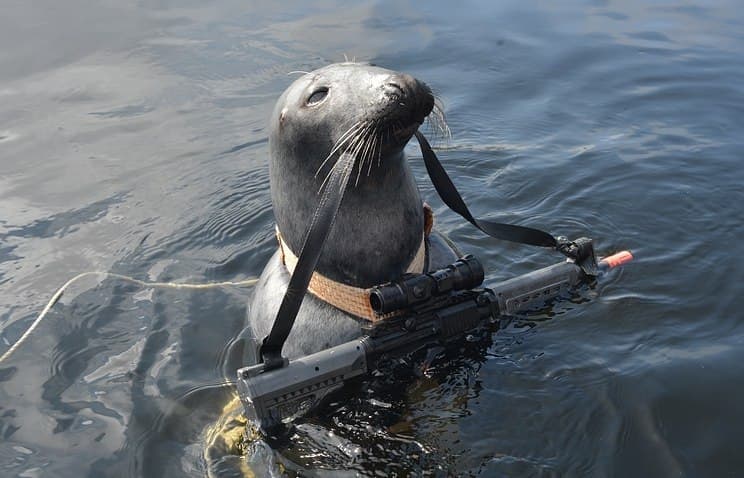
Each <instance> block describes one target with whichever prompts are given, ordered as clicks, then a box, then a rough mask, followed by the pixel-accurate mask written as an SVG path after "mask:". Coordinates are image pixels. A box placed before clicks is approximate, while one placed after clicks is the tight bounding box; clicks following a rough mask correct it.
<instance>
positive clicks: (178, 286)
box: [0, 271, 258, 363]
mask: <svg viewBox="0 0 744 478" xmlns="http://www.w3.org/2000/svg"><path fill="white" fill-rule="evenodd" d="M92 275H105V276H108V277H114V278H116V279H121V280H123V281H127V282H131V283H132V284H137V285H139V286H141V287H153V288H161V289H213V288H215V287H226V286H235V287H250V286H252V285H255V284H256V282H258V279H246V280H243V281H238V282H210V283H206V284H181V283H177V282H147V281H143V280H139V279H135V278H133V277H128V276H125V275H121V274H116V273H114V272H105V271H91V272H83V273H82V274H78V275H76V276H75V277H73V278H72V279H70V280H68V281H67V282H65V284H64V285H63V286H62V287H60V288H59V289H57V292H55V293H54V295H53V296H52V298H51V299H49V302H47V305H46V307H44V309H43V310H42V311H41V313H40V314H39V316H38V317H37V318H36V320H34V322H33V323H32V324H31V326H30V327H29V328H28V329H27V330H26V332H24V333H23V335H21V337H20V338H19V339H18V340H16V342H15V343H14V344H13V345H11V347H10V348H9V349H8V350H6V351H5V353H4V354H3V355H2V356H1V357H0V363H3V362H4V361H5V360H6V359H7V358H8V357H10V356H11V355H12V354H13V352H15V351H16V349H17V348H18V347H20V346H21V344H22V343H23V342H25V341H26V339H27V338H28V337H29V336H30V335H31V333H32V332H33V331H34V329H36V327H38V325H39V323H41V321H42V320H43V319H44V317H45V316H46V315H47V314H48V313H49V311H50V310H51V308H52V307H54V304H56V303H57V301H58V300H59V299H60V297H62V294H63V293H64V292H65V289H67V288H68V287H69V286H70V285H71V284H72V283H73V282H75V281H77V280H78V279H82V278H83V277H87V276H92Z"/></svg>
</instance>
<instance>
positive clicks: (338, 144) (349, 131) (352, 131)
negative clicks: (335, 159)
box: [315, 121, 363, 178]
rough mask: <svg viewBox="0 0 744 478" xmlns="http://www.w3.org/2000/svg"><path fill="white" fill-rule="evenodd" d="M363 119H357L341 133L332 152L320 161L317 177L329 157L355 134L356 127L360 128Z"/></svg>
mask: <svg viewBox="0 0 744 478" xmlns="http://www.w3.org/2000/svg"><path fill="white" fill-rule="evenodd" d="M362 123H363V121H357V122H356V123H354V124H353V125H352V126H351V127H350V128H349V129H347V130H346V132H345V133H344V134H342V135H341V137H340V138H339V139H338V141H336V144H335V145H334V146H333V148H332V149H331V152H330V153H328V156H326V158H325V159H324V160H323V162H322V163H320V166H319V167H318V169H317V171H315V177H316V178H317V177H318V174H320V171H321V170H322V169H323V167H325V165H326V163H327V162H328V160H329V159H331V157H332V156H333V154H334V153H335V152H336V151H338V150H339V148H341V146H343V145H344V143H346V142H347V141H348V140H349V139H350V138H351V137H353V136H354V134H355V133H356V129H358V127H359V125H361V124H362Z"/></svg>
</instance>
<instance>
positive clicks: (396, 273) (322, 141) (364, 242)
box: [269, 63, 434, 287]
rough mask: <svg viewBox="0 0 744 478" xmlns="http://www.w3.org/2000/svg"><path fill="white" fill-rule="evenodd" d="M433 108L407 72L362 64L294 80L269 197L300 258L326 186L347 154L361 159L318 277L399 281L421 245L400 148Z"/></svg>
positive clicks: (418, 216)
mask: <svg viewBox="0 0 744 478" xmlns="http://www.w3.org/2000/svg"><path fill="white" fill-rule="evenodd" d="M433 107H434V97H433V95H432V93H431V90H430V89H429V88H428V87H427V86H426V85H425V84H424V83H422V82H420V81H419V80H417V79H415V78H413V77H412V76H410V75H406V74H402V73H397V72H394V71H391V70H387V69H384V68H379V67H376V66H372V65H365V64H359V63H339V64H334V65H329V66H327V67H325V68H321V69H319V70H316V71H314V72H312V73H308V74H306V75H304V76H302V77H300V78H298V79H297V80H296V81H295V82H294V83H293V84H292V85H291V86H290V87H289V88H288V89H287V90H286V91H285V92H284V94H283V95H282V96H281V97H280V99H279V100H278V102H277V105H276V108H275V110H274V114H273V117H272V119H271V133H270V137H269V148H270V151H271V161H270V168H269V169H270V180H271V199H272V203H273V209H274V215H275V217H276V222H277V226H278V229H279V231H280V232H281V234H282V237H283V239H284V241H285V242H286V244H287V245H288V246H289V247H290V248H291V250H292V251H293V252H294V253H295V254H299V252H300V249H301V247H302V243H303V240H304V238H305V235H306V233H307V230H308V228H309V226H310V223H311V219H312V216H313V213H314V212H315V209H316V207H317V205H318V202H319V199H320V195H319V194H318V192H319V191H320V190H321V186H322V184H323V181H324V179H325V178H326V176H327V174H328V173H329V172H330V168H331V167H333V164H334V162H335V160H336V159H337V158H338V157H339V155H340V154H341V153H343V152H348V153H351V154H353V155H354V157H355V158H356V164H355V169H354V170H352V176H351V181H350V185H349V187H348V190H347V191H346V193H345V196H344V199H343V201H342V203H341V208H340V210H339V213H338V216H337V218H336V222H335V224H334V226H333V228H332V229H331V232H330V234H329V237H328V239H327V241H326V244H325V245H324V248H323V253H322V255H321V257H320V260H319V263H318V266H317V269H316V270H317V271H318V272H319V273H320V274H323V275H324V276H326V277H328V278H330V279H333V280H336V281H339V282H343V283H346V284H349V285H353V286H356V287H370V286H373V285H376V284H379V283H382V282H386V281H390V280H394V279H397V278H399V277H400V276H401V275H402V274H403V273H404V272H405V270H406V268H407V266H408V265H409V264H410V262H411V261H412V259H413V257H414V255H415V254H416V252H417V251H418V249H419V247H420V246H421V243H422V240H423V228H424V215H423V208H422V201H421V198H420V196H419V192H418V189H417V187H416V182H415V178H414V177H413V174H412V173H411V170H410V167H409V165H408V163H407V162H406V161H405V158H404V154H403V148H404V146H405V145H406V143H407V142H408V141H409V140H410V139H411V137H412V135H413V133H414V132H415V131H416V129H417V128H418V127H419V125H420V124H421V123H422V122H423V121H424V119H425V118H426V117H427V115H429V113H430V112H431V111H432V108H433Z"/></svg>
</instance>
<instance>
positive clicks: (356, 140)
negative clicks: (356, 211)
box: [318, 122, 367, 192]
mask: <svg viewBox="0 0 744 478" xmlns="http://www.w3.org/2000/svg"><path fill="white" fill-rule="evenodd" d="M360 123H362V124H361V125H360V126H359V127H358V128H356V129H355V131H354V134H353V137H352V140H351V142H350V143H349V144H348V145H347V147H346V148H345V149H344V152H347V153H350V154H351V156H353V157H354V158H355V160H356V155H357V154H358V151H359V145H360V144H361V141H360V140H361V139H362V138H363V137H364V132H365V130H366V128H367V123H366V122H360ZM354 162H355V163H356V161H354ZM332 172H333V168H331V169H330V171H329V172H328V174H327V175H326V177H325V179H324V180H323V183H322V184H321V185H320V189H319V190H318V192H320V191H322V190H323V187H324V186H325V183H326V182H327V181H328V178H330V177H331V173H332Z"/></svg>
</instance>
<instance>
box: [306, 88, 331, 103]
mask: <svg viewBox="0 0 744 478" xmlns="http://www.w3.org/2000/svg"><path fill="white" fill-rule="evenodd" d="M326 96H328V88H326V87H325V86H324V87H321V88H318V89H317V90H315V91H313V94H311V95H310V97H309V98H308V99H307V104H308V105H315V104H318V103H320V102H321V101H323V100H324V99H325V97H326Z"/></svg>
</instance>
